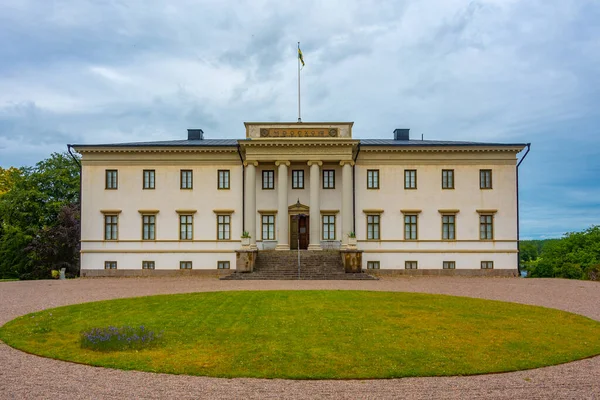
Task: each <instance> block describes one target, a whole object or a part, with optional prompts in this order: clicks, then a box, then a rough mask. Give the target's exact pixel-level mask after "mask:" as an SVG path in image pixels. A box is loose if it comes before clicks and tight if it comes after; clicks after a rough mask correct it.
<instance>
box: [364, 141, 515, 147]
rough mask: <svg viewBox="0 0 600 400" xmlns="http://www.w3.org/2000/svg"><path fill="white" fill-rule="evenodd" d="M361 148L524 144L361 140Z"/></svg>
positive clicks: (513, 144) (510, 144) (509, 144)
mask: <svg viewBox="0 0 600 400" xmlns="http://www.w3.org/2000/svg"><path fill="white" fill-rule="evenodd" d="M360 145H361V146H488V147H490V146H526V144H524V143H485V142H460V141H453V140H394V139H361V140H360Z"/></svg>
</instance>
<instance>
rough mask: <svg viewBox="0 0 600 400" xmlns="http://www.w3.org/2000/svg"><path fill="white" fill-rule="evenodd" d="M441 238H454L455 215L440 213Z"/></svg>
mask: <svg viewBox="0 0 600 400" xmlns="http://www.w3.org/2000/svg"><path fill="white" fill-rule="evenodd" d="M442 239H443V240H455V239H456V215H453V214H452V215H442Z"/></svg>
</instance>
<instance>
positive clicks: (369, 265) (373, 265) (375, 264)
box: [367, 261, 379, 269]
mask: <svg viewBox="0 0 600 400" xmlns="http://www.w3.org/2000/svg"><path fill="white" fill-rule="evenodd" d="M367 269H379V261H367Z"/></svg>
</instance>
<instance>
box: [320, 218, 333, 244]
mask: <svg viewBox="0 0 600 400" xmlns="http://www.w3.org/2000/svg"><path fill="white" fill-rule="evenodd" d="M321 220H322V224H323V226H322V228H323V240H335V215H323V216H321Z"/></svg>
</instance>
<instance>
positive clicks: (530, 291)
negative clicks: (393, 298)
mask: <svg viewBox="0 0 600 400" xmlns="http://www.w3.org/2000/svg"><path fill="white" fill-rule="evenodd" d="M279 289H290V290H303V289H357V290H384V291H406V292H425V293H442V294H453V295H461V296H469V297H479V298H486V299H496V300H505V301H513V302H517V303H524V304H534V305H541V306H545V307H552V308H558V309H561V310H565V311H570V312H574V313H578V314H582V315H586V316H588V317H590V318H593V319H596V320H600V284H599V283H594V282H583V281H568V280H561V279H537V280H536V279H520V278H459V277H452V278H449V277H402V278H383V279H381V280H380V281H358V282H351V281H350V282H349V281H345V282H343V281H218V280H216V279H208V278H189V277H186V278H122V279H119V278H100V279H78V280H70V281H29V282H2V283H0V325H2V324H4V323H6V322H7V321H9V320H11V319H13V318H15V317H17V316H19V315H22V314H26V313H29V312H33V311H38V310H42V309H45V308H50V307H57V306H62V305H67V304H75V303H82V302H87V301H94V300H104V299H114V298H119V297H133V296H145V295H151V294H162V293H184V292H202V291H220V290H279ZM0 398H2V399H14V398H36V399H38V398H47V399H67V398H68V399H92V398H93V399H124V398H136V399H140V398H148V399H150V398H152V399H155V398H177V399H192V398H195V399H196V398H256V399H259V398H260V399H268V398H278V399H282V398H347V399H358V398H365V399H367V398H372V399H381V398H408V399H431V398H443V399H483V398H485V399H490V398H494V399H511V400H515V399H600V356H598V357H594V358H591V359H586V360H582V361H576V362H572V363H568V364H563V365H559V366H554V367H546V368H540V369H536V370H528V371H521V372H511V373H503V374H492V375H480V376H470V377H447V378H404V379H390V380H363V381H357V380H348V381H288V380H274V379H273V380H268V379H219V378H203V377H193V376H181V375H179V376H178V375H166V374H152V373H146V372H135V371H119V370H112V369H105V368H97V367H90V366H86V365H78V364H72V363H68V362H62V361H57V360H51V359H46V358H42V357H37V356H33V355H30V354H26V353H23V352H20V351H18V350H14V349H12V348H10V347H8V346H7V345H5V344H3V343H2V342H0Z"/></svg>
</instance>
